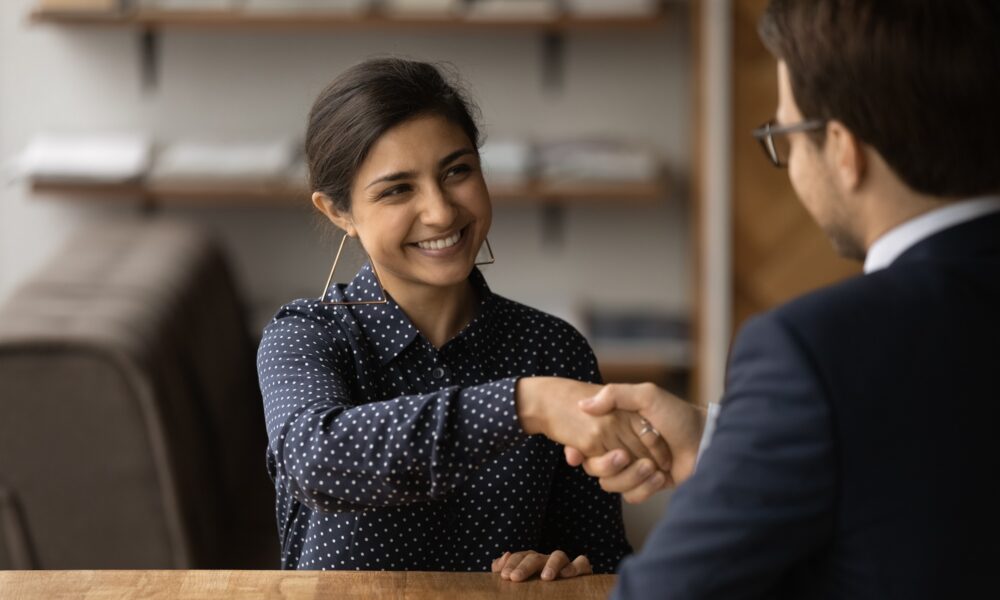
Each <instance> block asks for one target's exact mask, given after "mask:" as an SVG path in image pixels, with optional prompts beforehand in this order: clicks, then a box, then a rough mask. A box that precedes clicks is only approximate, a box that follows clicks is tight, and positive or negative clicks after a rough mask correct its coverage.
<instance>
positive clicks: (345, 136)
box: [258, 59, 669, 581]
mask: <svg viewBox="0 0 1000 600" xmlns="http://www.w3.org/2000/svg"><path fill="white" fill-rule="evenodd" d="M473 114H474V108H473V106H472V104H471V102H469V101H468V100H466V99H465V97H464V96H463V94H462V93H461V91H460V90H459V89H458V88H457V86H456V85H454V84H451V83H449V82H448V81H447V80H446V79H445V78H444V77H443V76H442V74H441V71H440V70H439V69H438V68H437V67H435V66H433V65H430V64H426V63H420V62H414V61H405V60H398V59H379V60H373V61H368V62H365V63H362V64H360V65H358V66H356V67H354V68H352V69H350V70H348V71H347V72H346V73H344V74H343V75H342V76H341V77H340V78H338V79H337V80H336V81H334V82H333V83H332V84H331V85H330V86H329V87H328V88H327V89H326V90H325V91H323V92H322V93H321V94H320V96H319V98H318V99H317V100H316V103H315V105H314V107H313V110H312V112H311V114H310V117H309V126H308V132H307V139H306V152H307V157H308V160H309V166H310V177H311V184H312V189H313V191H314V193H313V196H312V200H313V204H314V205H315V206H316V208H317V209H318V210H319V211H320V212H322V213H323V214H324V215H325V216H326V217H328V218H329V220H330V221H332V222H333V223H334V224H335V225H336V226H337V227H339V228H341V229H343V230H344V232H345V235H347V236H351V237H355V238H357V239H358V240H359V241H360V243H361V245H362V246H363V247H364V249H365V250H366V251H367V253H368V255H369V257H370V261H369V262H368V263H367V264H365V265H364V267H362V269H361V270H360V271H359V272H358V274H357V275H356V276H355V278H354V280H353V282H351V283H350V284H349V285H343V284H333V285H329V286H328V288H327V289H326V290H325V292H324V296H323V298H321V299H318V300H297V301H295V302H292V303H290V304H288V305H286V306H285V307H283V308H282V309H281V310H280V311H279V312H278V314H277V316H276V317H275V319H274V321H273V322H272V323H271V324H270V325H269V326H268V327H267V329H266V331H265V333H264V338H263V341H262V342H261V346H260V350H259V353H258V372H259V376H260V383H261V389H262V392H263V395H264V405H265V414H266V420H267V431H268V436H269V438H270V444H269V452H268V461H267V467H268V470H269V472H270V474H271V476H272V478H273V480H274V484H275V489H276V491H277V499H278V502H277V518H278V529H279V534H280V537H281V544H282V565H283V566H284V567H285V568H291V569H295V568H304V569H364V570H369V569H391V570H452V571H466V570H470V571H472V570H479V571H485V570H490V569H491V568H492V569H493V570H494V571H497V572H501V574H502V576H503V577H505V578H509V579H511V580H513V581H520V580H524V579H526V578H529V577H531V576H533V575H536V574H541V577H542V579H555V578H557V577H572V576H574V575H579V574H585V573H588V572H590V571H591V570H593V571H597V572H611V571H613V570H614V569H615V567H616V566H617V564H618V562H619V560H620V559H621V558H622V557H623V556H624V555H625V554H626V553H627V552H628V551H629V546H628V543H627V542H626V541H625V536H624V530H623V525H622V517H621V501H620V498H619V497H618V496H617V495H613V494H608V493H605V492H604V491H602V490H601V489H600V487H599V484H598V483H597V482H596V480H593V479H590V478H589V477H587V475H586V474H585V473H584V472H583V471H582V470H580V469H578V468H577V469H573V468H570V467H568V466H567V465H566V463H565V462H564V461H563V460H562V458H563V456H562V455H563V453H562V447H561V446H560V445H559V443H568V442H570V441H572V442H573V445H574V446H576V447H580V445H582V446H584V447H583V448H581V450H584V451H585V452H589V453H592V454H598V453H603V452H605V451H608V450H611V449H615V448H625V449H626V450H628V452H629V453H630V454H631V455H632V456H633V457H646V458H647V459H648V460H655V461H656V462H657V463H658V464H660V466H661V467H663V468H667V467H668V461H669V451H668V449H667V447H666V445H665V443H664V442H663V441H662V440H660V439H659V438H658V437H656V436H648V435H647V436H645V437H643V436H642V435H641V433H642V424H641V420H640V419H639V418H638V417H637V416H636V415H634V414H632V413H613V414H611V415H607V416H602V417H593V416H589V415H587V414H585V413H583V412H582V411H580V410H579V409H578V408H577V401H578V400H579V399H580V398H583V397H587V396H592V395H593V394H595V393H596V391H597V390H598V389H599V387H598V385H596V384H598V383H599V382H600V373H599V371H598V368H597V363H596V360H595V359H594V355H593V353H592V352H591V349H590V347H589V346H588V345H587V342H586V341H585V340H584V339H583V337H582V336H581V335H580V334H579V333H578V332H577V331H576V330H574V329H573V328H572V327H571V326H569V325H568V324H566V323H565V322H563V321H561V320H559V319H557V318H555V317H552V316H550V315H547V314H544V313H542V312H539V311H537V310H534V309H532V308H529V307H526V306H524V305H521V304H518V303H516V302H513V301H510V300H507V299H505V298H502V297H500V296H498V295H496V294H494V293H493V292H492V291H491V290H490V289H489V287H488V286H487V285H486V281H485V279H484V278H483V275H482V274H481V273H480V272H479V270H478V269H477V268H476V263H475V261H476V256H477V253H478V252H479V250H480V248H481V246H482V245H483V243H484V241H485V240H486V236H487V234H488V233H489V229H490V223H491V217H492V208H491V205H490V196H489V192H488V190H487V187H486V184H485V183H484V181H483V175H482V170H481V168H480V161H479V151H478V146H479V129H478V127H477V126H476V122H475V118H474V117H473ZM380 287H381V288H382V289H379V288H380ZM379 298H384V299H385V300H386V301H385V302H384V303H371V302H370V301H371V300H373V299H379ZM366 301H369V302H367V303H366ZM534 434H544V435H534ZM510 552H514V554H510Z"/></svg>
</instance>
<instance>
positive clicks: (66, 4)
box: [38, 0, 131, 13]
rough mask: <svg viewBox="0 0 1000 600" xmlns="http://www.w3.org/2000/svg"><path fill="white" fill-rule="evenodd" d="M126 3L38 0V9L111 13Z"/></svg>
mask: <svg viewBox="0 0 1000 600" xmlns="http://www.w3.org/2000/svg"><path fill="white" fill-rule="evenodd" d="M128 4H131V2H128V1H127V0H38V8H39V10H42V11H54V12H78V13H106V12H112V13H113V12H118V11H120V10H122V9H123V8H126V5H128Z"/></svg>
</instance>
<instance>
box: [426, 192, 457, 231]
mask: <svg viewBox="0 0 1000 600" xmlns="http://www.w3.org/2000/svg"><path fill="white" fill-rule="evenodd" d="M457 213H458V211H457V209H456V207H455V204H454V203H453V202H452V201H451V198H449V197H448V193H447V192H446V191H445V190H444V189H443V188H442V187H441V186H440V185H434V186H430V187H429V189H428V192H427V193H426V194H424V197H423V201H422V203H421V220H422V221H423V222H424V224H426V225H434V226H438V227H442V228H446V227H448V226H449V225H451V224H452V223H453V222H454V221H455V216H456V214H457Z"/></svg>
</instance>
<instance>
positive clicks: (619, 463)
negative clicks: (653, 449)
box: [611, 452, 628, 467]
mask: <svg viewBox="0 0 1000 600" xmlns="http://www.w3.org/2000/svg"><path fill="white" fill-rule="evenodd" d="M626 463H628V457H627V456H625V453H624V452H615V453H614V455H613V456H612V457H611V464H613V465H614V466H616V467H624V466H625V464H626Z"/></svg>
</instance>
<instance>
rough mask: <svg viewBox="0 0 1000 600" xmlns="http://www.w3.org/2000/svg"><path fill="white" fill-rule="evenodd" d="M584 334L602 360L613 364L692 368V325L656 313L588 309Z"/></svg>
mask: <svg viewBox="0 0 1000 600" xmlns="http://www.w3.org/2000/svg"><path fill="white" fill-rule="evenodd" d="M583 322H584V330H585V331H586V333H587V338H588V339H589V340H590V343H591V345H592V346H593V347H594V352H595V353H596V354H598V355H599V356H600V357H601V358H602V360H608V361H614V362H616V363H635V364H665V365H669V366H672V367H688V366H690V365H691V358H692V347H691V321H690V317H689V316H687V315H682V314H672V313H668V312H664V311H658V310H655V309H611V308H591V309H589V310H587V311H585V313H584V319H583Z"/></svg>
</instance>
